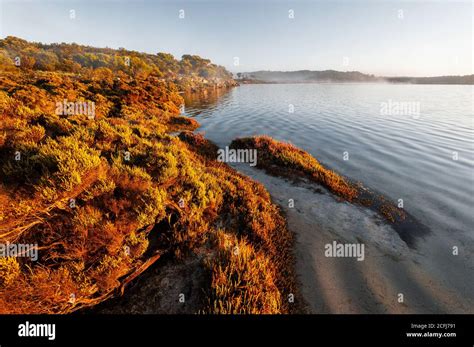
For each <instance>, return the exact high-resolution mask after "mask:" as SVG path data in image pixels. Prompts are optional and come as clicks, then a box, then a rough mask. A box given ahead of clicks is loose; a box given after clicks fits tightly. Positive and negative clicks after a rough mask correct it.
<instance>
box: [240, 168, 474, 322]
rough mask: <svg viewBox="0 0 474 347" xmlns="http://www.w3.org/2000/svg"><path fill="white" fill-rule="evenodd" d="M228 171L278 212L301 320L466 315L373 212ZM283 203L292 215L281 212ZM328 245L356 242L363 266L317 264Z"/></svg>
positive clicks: (255, 174) (304, 186) (311, 187)
mask: <svg viewBox="0 0 474 347" xmlns="http://www.w3.org/2000/svg"><path fill="white" fill-rule="evenodd" d="M232 166H233V167H234V168H236V169H237V170H238V171H240V172H242V173H244V174H246V175H247V176H249V177H251V178H252V179H255V180H257V181H259V182H260V183H262V184H263V185H264V186H265V188H266V189H267V190H268V191H269V192H270V195H271V197H272V200H273V201H274V202H275V203H277V204H278V205H279V206H280V207H281V208H282V210H283V212H284V214H285V217H286V219H287V222H288V228H289V230H290V231H292V232H293V233H295V237H296V243H295V256H296V262H297V266H296V272H297V276H298V280H299V282H300V286H301V292H302V295H303V298H304V300H305V302H306V307H308V310H309V313H342V314H344V313H374V314H376V313H416V314H425V313H472V309H470V308H469V307H470V306H469V302H465V301H464V302H463V300H460V297H458V296H457V295H456V293H455V292H454V291H453V290H452V288H449V287H448V286H446V285H444V284H443V283H442V281H440V280H439V279H437V278H435V277H430V276H429V274H428V273H426V272H424V271H423V270H424V269H421V268H420V266H421V264H422V262H423V256H422V255H421V254H420V253H419V252H418V251H414V250H412V249H410V248H409V247H408V246H407V245H406V244H405V243H404V242H403V241H402V240H401V239H400V238H399V237H398V236H397V233H396V232H395V231H394V230H393V228H392V227H391V226H390V225H388V224H387V223H386V222H384V221H382V220H380V218H379V217H378V216H377V215H375V214H374V213H373V212H371V211H369V210H368V209H364V208H363V207H361V206H355V205H350V204H348V203H346V202H338V201H336V200H335V199H334V197H333V196H332V194H330V193H329V192H328V191H327V190H326V189H325V188H324V187H322V186H319V187H317V186H316V184H314V183H309V182H300V183H294V182H290V181H289V180H287V179H283V178H280V177H274V176H270V175H267V174H266V173H264V172H262V171H261V170H258V169H254V168H250V167H249V166H248V165H245V164H238V165H237V164H235V165H232ZM315 188H316V189H318V190H320V191H321V192H320V193H315ZM290 196H291V197H292V198H294V199H295V208H289V207H288V204H287V199H288V198H289V197H290ZM301 202H304V203H301ZM328 214H330V215H333V216H332V217H328ZM339 217H341V218H339ZM335 240H338V241H341V240H342V241H348V242H361V241H362V242H364V243H365V245H366V248H365V249H366V255H365V260H364V261H362V262H358V261H357V260H356V259H355V258H327V257H325V256H324V245H326V244H328V243H331V242H333V241H335ZM318 249H319V251H315V250H318ZM399 294H403V295H404V302H402V303H400V302H398V295H399Z"/></svg>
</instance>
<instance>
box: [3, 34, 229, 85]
mask: <svg viewBox="0 0 474 347" xmlns="http://www.w3.org/2000/svg"><path fill="white" fill-rule="evenodd" d="M0 65H1V66H2V69H6V70H15V69H20V70H23V71H54V72H65V73H73V74H83V75H84V74H88V73H90V72H91V71H94V70H95V71H96V72H97V71H99V72H101V73H102V74H106V75H110V74H117V76H119V75H122V77H125V76H128V77H131V78H135V79H136V78H147V77H148V76H154V77H156V78H160V79H161V80H162V81H165V80H166V81H172V82H174V83H176V84H177V85H178V87H180V88H181V89H198V88H199V87H202V86H203V85H210V86H212V85H218V86H228V85H234V84H235V82H234V80H233V78H232V74H231V73H230V72H229V71H227V70H226V69H225V68H224V67H222V66H219V65H216V64H213V63H212V62H211V61H210V60H209V59H205V58H201V57H199V56H197V55H189V54H185V55H183V56H182V57H181V60H177V59H175V57H173V55H171V54H169V53H157V54H148V53H141V52H136V51H130V50H127V49H124V48H120V49H118V50H117V49H112V48H97V47H90V46H83V45H78V44H75V43H73V44H66V43H53V44H43V43H38V42H28V41H26V40H23V39H21V38H18V37H13V36H8V37H6V38H5V39H3V40H0Z"/></svg>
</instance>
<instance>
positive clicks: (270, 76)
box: [238, 70, 379, 83]
mask: <svg viewBox="0 0 474 347" xmlns="http://www.w3.org/2000/svg"><path fill="white" fill-rule="evenodd" d="M238 77H242V78H243V79H246V80H258V81H262V82H266V83H305V82H308V83H309V82H376V81H378V80H379V78H377V77H375V76H374V75H366V74H363V73H361V72H358V71H347V72H342V71H335V70H325V71H310V70H300V71H255V72H245V73H242V74H241V75H240V76H238Z"/></svg>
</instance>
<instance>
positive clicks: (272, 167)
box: [231, 136, 407, 224]
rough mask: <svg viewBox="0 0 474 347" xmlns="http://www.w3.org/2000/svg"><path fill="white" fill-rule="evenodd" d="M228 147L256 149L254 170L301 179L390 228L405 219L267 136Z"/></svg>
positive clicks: (395, 209)
mask: <svg viewBox="0 0 474 347" xmlns="http://www.w3.org/2000/svg"><path fill="white" fill-rule="evenodd" d="M231 147H232V148H235V149H256V150H257V167H259V168H262V169H265V170H266V171H267V172H268V173H270V174H273V175H277V176H283V177H287V178H290V179H295V178H299V177H304V178H306V179H308V180H310V181H313V182H315V183H317V184H320V185H322V186H323V187H325V188H327V189H328V190H329V191H330V192H331V193H333V194H335V195H336V196H338V197H339V198H340V199H343V200H345V201H348V202H351V203H356V204H360V205H363V206H365V207H369V208H372V209H373V210H375V211H376V212H377V213H379V215H380V216H381V217H382V218H384V219H385V220H386V221H388V222H390V223H392V224H400V223H403V222H404V221H405V219H406V218H407V215H406V213H405V212H404V211H403V209H401V208H398V207H397V206H396V205H395V204H394V203H392V202H391V201H389V200H388V199H386V198H385V197H384V196H383V195H380V194H375V193H374V192H372V191H370V190H368V189H367V188H365V187H363V185H362V184H360V183H358V184H355V183H353V182H351V181H349V180H347V179H346V178H344V177H342V176H341V175H339V174H338V173H336V172H334V171H332V170H330V169H328V168H326V167H324V166H323V165H322V164H321V163H319V162H318V160H317V159H316V158H314V157H313V156H312V155H311V154H309V153H307V152H305V151H303V150H302V149H300V148H298V147H296V146H294V145H293V144H290V143H286V142H279V141H276V140H274V139H272V138H271V137H269V136H254V137H246V138H239V139H235V140H234V141H232V143H231Z"/></svg>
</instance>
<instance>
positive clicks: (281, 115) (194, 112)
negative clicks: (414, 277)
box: [186, 83, 474, 241]
mask: <svg viewBox="0 0 474 347" xmlns="http://www.w3.org/2000/svg"><path fill="white" fill-rule="evenodd" d="M384 103H385V105H387V104H389V103H390V104H391V105H394V104H397V103H416V105H417V106H418V107H419V113H416V114H413V113H412V114H410V112H405V113H404V112H401V113H402V114H397V110H396V109H393V108H392V109H391V110H390V112H388V114H387V112H384V111H383V110H382V109H383V105H384ZM292 111H293V112H292ZM186 113H187V114H188V115H189V116H191V117H195V118H196V119H197V120H198V121H199V122H200V123H201V125H202V126H201V128H200V129H198V131H200V132H202V131H203V132H205V136H206V137H207V138H209V139H210V140H212V141H214V142H215V143H216V144H218V145H219V146H220V147H224V146H226V145H228V144H229V143H230V142H231V141H232V139H234V138H236V137H242V136H251V135H258V134H266V135H270V136H272V137H274V138H276V139H278V140H282V141H289V142H291V143H293V144H295V145H296V146H298V147H301V148H302V149H304V150H306V151H308V152H309V153H311V154H312V155H313V156H315V157H316V158H317V159H318V160H319V161H321V162H322V163H323V164H325V165H326V166H328V167H330V168H332V169H334V170H336V171H338V172H339V173H341V174H343V175H345V176H347V177H349V178H350V179H352V180H356V181H360V182H362V183H363V184H364V185H365V186H367V187H369V188H372V189H375V190H377V191H379V192H380V193H383V194H384V195H386V196H387V197H388V198H390V199H392V200H393V201H394V202H395V203H397V201H398V199H403V203H404V208H405V209H406V210H407V211H408V212H409V213H411V214H412V215H414V216H415V217H416V218H417V219H419V220H420V221H421V222H422V223H424V224H425V225H426V226H428V227H429V228H430V229H431V230H432V231H434V232H435V234H438V235H443V238H448V239H451V238H453V239H455V238H457V237H458V236H459V237H462V239H464V240H465V239H466V238H467V239H469V240H471V241H472V239H474V228H473V226H474V217H473V215H474V213H473V206H474V176H473V168H474V125H473V117H474V116H473V87H472V86H459V85H407V84H404V85H394V84H329V83H328V84H266V85H264V84H261V85H242V86H240V87H237V88H233V89H232V90H230V91H229V92H227V93H223V94H222V95H219V96H216V95H214V94H208V95H207V96H206V97H204V96H200V97H198V96H195V95H194V96H189V95H188V96H187V97H186ZM398 113H400V112H398ZM344 152H347V154H348V156H349V159H348V160H343V157H344ZM456 153H457V160H453V157H455V156H456Z"/></svg>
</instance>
